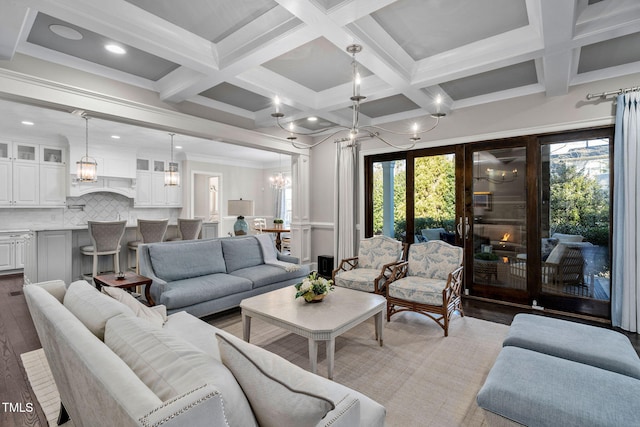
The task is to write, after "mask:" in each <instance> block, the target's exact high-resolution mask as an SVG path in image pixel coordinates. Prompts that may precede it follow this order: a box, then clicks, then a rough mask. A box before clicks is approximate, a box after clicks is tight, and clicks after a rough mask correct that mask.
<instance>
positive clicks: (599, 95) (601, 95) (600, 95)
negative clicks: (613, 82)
mask: <svg viewBox="0 0 640 427" xmlns="http://www.w3.org/2000/svg"><path fill="white" fill-rule="evenodd" d="M634 90H640V86H633V87H628V88H625V89H618V90H612V91H611V92H602V93H589V94H587V99H593V98H605V97H607V96H611V95H620V94H621V93H626V92H632V91H634Z"/></svg>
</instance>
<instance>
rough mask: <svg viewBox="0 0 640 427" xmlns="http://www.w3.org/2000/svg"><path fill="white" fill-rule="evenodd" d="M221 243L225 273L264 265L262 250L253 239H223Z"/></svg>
mask: <svg viewBox="0 0 640 427" xmlns="http://www.w3.org/2000/svg"><path fill="white" fill-rule="evenodd" d="M221 242H222V252H223V253H224V261H225V263H226V264H227V273H232V272H234V271H236V270H240V269H241V268H247V267H253V266H256V265H260V264H264V259H263V258H262V250H261V249H260V244H259V243H258V240H257V239H256V238H255V237H242V238H238V239H234V238H231V239H223V240H221Z"/></svg>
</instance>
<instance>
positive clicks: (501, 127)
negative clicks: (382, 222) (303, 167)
mask: <svg viewBox="0 0 640 427" xmlns="http://www.w3.org/2000/svg"><path fill="white" fill-rule="evenodd" d="M638 81H640V73H638V74H635V75H631V76H626V77H621V78H616V79H610V80H603V81H599V82H597V83H592V84H584V85H579V86H575V87H573V88H571V89H570V91H569V93H568V94H566V95H563V96H556V97H546V95H545V94H534V95H529V96H525V97H521V98H516V99H509V100H505V101H497V102H493V103H490V104H484V105H481V106H476V107H468V108H463V109H459V110H454V111H453V112H452V113H451V114H450V115H448V116H447V117H445V118H444V119H442V121H441V122H440V126H439V127H438V128H437V129H436V130H434V131H433V132H430V133H427V134H425V135H422V140H421V141H420V144H419V145H417V146H416V148H426V147H436V146H442V145H451V144H458V143H470V142H477V141H486V140H490V139H497V138H504V137H511V136H519V135H527V134H537V133H544V132H556V131H562V130H569V129H584V128H589V127H593V126H602V125H607V124H613V118H614V115H615V110H614V108H615V106H614V103H613V102H612V99H613V98H609V99H608V100H606V101H603V100H599V99H596V100H591V101H587V99H586V95H587V93H601V92H606V91H612V90H616V89H619V88H626V87H631V86H637V85H638ZM428 123H429V119H425V123H424V124H425V127H426V125H427V124H428ZM402 125H405V126H406V123H402V124H398V127H397V129H400V126H402ZM389 140H390V141H391V142H393V143H395V144H398V145H402V144H406V143H407V141H406V140H404V139H397V138H395V139H394V138H389ZM391 151H394V150H393V149H391V148H390V147H388V146H386V145H384V144H383V143H382V142H380V141H378V140H365V141H363V142H362V146H361V150H360V154H359V165H358V168H359V169H361V168H362V159H363V158H364V156H365V155H369V154H375V153H383V152H391ZM358 176H359V177H360V178H359V179H360V183H359V188H358V196H359V197H358V200H359V201H360V206H359V207H358V213H359V215H358V218H359V221H358V222H359V223H360V222H362V221H363V220H364V212H363V209H362V202H363V196H362V185H363V175H362V170H359V171H358ZM333 177H335V144H334V143H332V142H330V141H327V142H325V143H323V144H320V145H319V146H317V147H315V148H314V149H313V150H312V151H311V194H312V195H313V197H312V198H311V224H312V236H311V257H312V260H313V261H314V262H315V261H317V256H318V255H326V254H332V253H333V231H332V230H333V215H334V212H333V206H334V191H333V188H334V187H333V181H334V178H333ZM357 227H358V228H359V229H360V224H357ZM337 262H338V260H336V264H337Z"/></svg>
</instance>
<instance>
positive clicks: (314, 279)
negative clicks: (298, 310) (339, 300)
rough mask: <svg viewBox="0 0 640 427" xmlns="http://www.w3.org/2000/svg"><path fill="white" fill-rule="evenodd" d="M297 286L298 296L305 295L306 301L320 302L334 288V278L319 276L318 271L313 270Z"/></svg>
mask: <svg viewBox="0 0 640 427" xmlns="http://www.w3.org/2000/svg"><path fill="white" fill-rule="evenodd" d="M295 288H296V291H297V292H296V298H298V297H303V298H304V300H305V301H306V302H320V301H322V300H323V299H324V297H325V296H327V295H328V294H329V291H332V290H333V289H334V288H333V280H327V279H325V278H324V277H320V276H318V272H317V271H312V272H311V274H309V276H307V277H305V278H304V279H303V280H302V282H301V283H297V284H296V285H295Z"/></svg>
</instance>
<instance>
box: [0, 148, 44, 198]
mask: <svg viewBox="0 0 640 427" xmlns="http://www.w3.org/2000/svg"><path fill="white" fill-rule="evenodd" d="M38 158H39V152H38V145H33V144H23V143H13V142H11V141H0V178H1V179H2V181H1V182H0V206H37V205H38V203H39V200H38V172H39V170H38V162H37V159H38Z"/></svg>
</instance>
